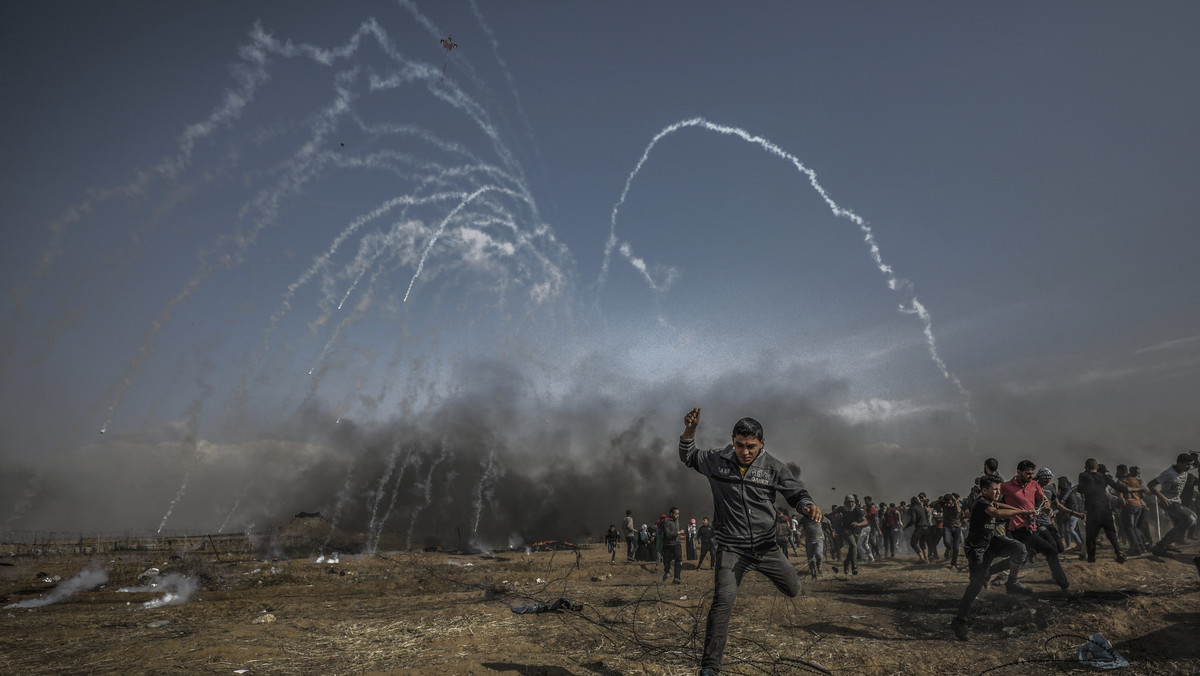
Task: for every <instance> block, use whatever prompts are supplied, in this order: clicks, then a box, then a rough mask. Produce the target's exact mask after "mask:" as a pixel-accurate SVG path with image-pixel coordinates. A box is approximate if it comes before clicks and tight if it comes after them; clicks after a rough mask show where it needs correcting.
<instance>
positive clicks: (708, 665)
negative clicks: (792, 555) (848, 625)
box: [700, 544, 800, 671]
mask: <svg viewBox="0 0 1200 676" xmlns="http://www.w3.org/2000/svg"><path fill="white" fill-rule="evenodd" d="M751 570H757V571H758V572H760V573H762V574H763V575H766V576H767V579H768V580H770V581H771V582H772V583H773V584H774V585H775V588H776V589H778V590H779V591H781V592H783V593H784V594H786V595H787V596H788V597H789V598H795V597H796V596H798V595H799V594H800V578H799V577H797V576H796V569H795V568H792V564H790V563H788V560H787V557H786V556H784V555H783V552H781V551H780V550H779V548H778V547H771V548H770V549H768V550H766V551H764V552H740V551H737V550H734V549H729V548H728V547H722V546H720V545H719V544H718V545H717V571H716V573H715V574H714V576H713V577H714V585H715V586H714V589H713V601H712V607H710V608H709V609H708V622H707V624H706V626H705V629H704V656H703V657H702V658H701V659H700V667H701V668H702V669H712V670H714V671H720V669H721V660H722V659H723V658H724V656H725V642H726V641H727V640H728V639H729V615H730V613H731V612H732V611H733V602H734V600H735V599H737V592H738V587H739V586H740V585H741V584H742V577H744V576H745V575H746V573H747V572H748V571H751Z"/></svg>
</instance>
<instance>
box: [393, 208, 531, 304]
mask: <svg viewBox="0 0 1200 676" xmlns="http://www.w3.org/2000/svg"><path fill="white" fill-rule="evenodd" d="M489 192H499V193H503V194H506V195H511V196H513V197H517V198H520V197H521V195H519V194H518V193H515V192H513V191H512V190H509V189H508V188H501V187H498V186H492V185H485V186H483V187H482V188H479V189H477V190H476V191H474V192H472V193H471V194H470V195H467V196H466V197H464V198H463V199H462V201H460V202H459V203H458V204H457V205H455V207H454V208H453V209H451V210H450V213H448V214H446V217H445V218H443V219H442V222H441V223H439V224H438V227H437V230H436V231H435V232H434V233H433V236H432V237H431V238H430V239H429V243H428V244H426V245H425V250H424V251H422V252H421V260H419V261H417V271H416V272H414V273H413V276H412V279H411V280H410V281H409V282H408V290H407V291H405V292H404V302H405V303H407V302H408V297H409V295H410V294H412V289H413V285H414V284H416V283H417V277H420V276H421V270H423V269H424V268H425V260H426V259H427V258H429V252H430V250H431V249H433V246H434V245H435V244H437V241H438V238H440V237H441V236H442V233H444V232H445V231H446V224H447V223H449V222H450V221H451V219H453V218H454V217H455V216H456V215H457V214H458V213H459V212H460V211H462V210H463V209H464V208H465V207H466V206H467V205H468V204H470V203H471V202H474V201H475V199H476V198H478V197H479V196H480V195H484V194H486V193H489Z"/></svg>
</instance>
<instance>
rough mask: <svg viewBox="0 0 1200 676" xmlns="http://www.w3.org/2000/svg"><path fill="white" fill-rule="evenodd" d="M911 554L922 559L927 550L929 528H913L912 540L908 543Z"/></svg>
mask: <svg viewBox="0 0 1200 676" xmlns="http://www.w3.org/2000/svg"><path fill="white" fill-rule="evenodd" d="M908 546H909V547H912V550H913V553H914V554H917V555H918V556H921V557H924V556H925V552H926V550H928V549H929V526H913V534H912V538H911V539H909V541H908Z"/></svg>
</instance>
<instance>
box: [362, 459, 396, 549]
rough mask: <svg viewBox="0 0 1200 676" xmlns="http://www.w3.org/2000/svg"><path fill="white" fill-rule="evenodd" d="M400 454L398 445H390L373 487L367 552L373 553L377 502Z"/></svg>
mask: <svg viewBox="0 0 1200 676" xmlns="http://www.w3.org/2000/svg"><path fill="white" fill-rule="evenodd" d="M399 455H400V445H399V444H396V445H395V446H393V447H392V452H391V454H389V455H388V460H387V465H386V466H385V467H384V468H383V474H382V475H381V476H380V477H379V485H378V486H377V487H376V488H375V502H374V503H373V504H372V505H371V519H370V520H369V521H367V552H368V553H371V554H374V553H375V541H374V538H375V516H376V514H378V513H379V503H381V502H383V495H384V489H385V488H387V484H388V480H390V479H391V478H392V472H394V471H395V470H396V459H397V457H398V456H399Z"/></svg>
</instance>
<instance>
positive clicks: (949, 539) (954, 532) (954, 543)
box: [944, 526, 962, 566]
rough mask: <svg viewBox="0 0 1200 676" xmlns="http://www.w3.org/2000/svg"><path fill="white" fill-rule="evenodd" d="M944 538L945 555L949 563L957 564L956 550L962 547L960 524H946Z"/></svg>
mask: <svg viewBox="0 0 1200 676" xmlns="http://www.w3.org/2000/svg"><path fill="white" fill-rule="evenodd" d="M944 537H945V539H946V556H947V557H949V559H950V565H952V566H957V565H958V550H959V548H960V547H962V528H961V527H960V526H946V530H945V533H944Z"/></svg>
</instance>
